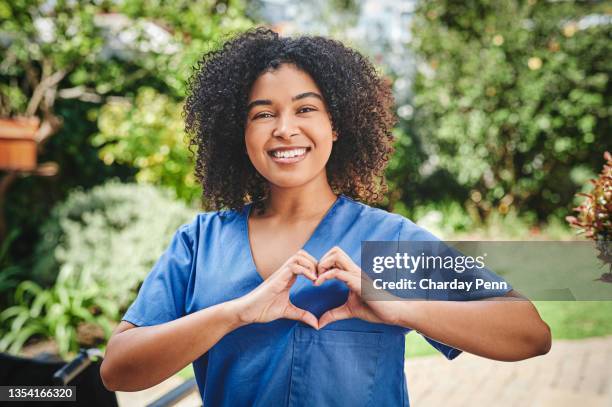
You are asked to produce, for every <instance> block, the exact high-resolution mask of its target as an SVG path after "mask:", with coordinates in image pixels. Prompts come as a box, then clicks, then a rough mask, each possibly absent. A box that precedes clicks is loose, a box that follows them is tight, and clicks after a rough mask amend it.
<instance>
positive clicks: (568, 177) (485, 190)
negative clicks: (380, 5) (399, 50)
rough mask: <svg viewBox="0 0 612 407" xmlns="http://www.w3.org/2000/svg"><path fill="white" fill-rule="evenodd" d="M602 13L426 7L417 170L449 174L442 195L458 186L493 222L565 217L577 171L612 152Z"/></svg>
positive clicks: (422, 7) (488, 5)
mask: <svg viewBox="0 0 612 407" xmlns="http://www.w3.org/2000/svg"><path fill="white" fill-rule="evenodd" d="M606 13H607V11H606V7H605V6H604V5H603V3H600V2H577V1H568V2H536V1H528V2H523V1H517V0H509V1H484V0H474V1H469V2H453V1H449V0H432V1H427V2H420V3H419V7H418V9H417V11H416V13H415V19H414V25H413V33H414V41H413V42H412V46H413V48H414V49H415V51H416V53H417V56H418V58H419V59H420V61H419V63H418V68H419V72H418V74H417V77H416V79H415V89H414V93H415V95H416V96H415V98H414V105H415V114H414V123H413V124H414V126H415V129H416V135H417V136H418V139H419V141H420V142H421V143H422V149H423V151H424V152H425V153H426V156H427V157H428V160H427V162H425V163H424V164H423V166H422V167H421V169H426V168H428V167H431V168H429V170H428V171H425V172H426V173H435V170H443V171H446V173H447V174H448V175H449V176H450V180H449V181H447V182H446V183H440V184H438V185H435V187H437V189H439V190H442V191H444V190H446V189H447V187H448V185H451V186H452V185H454V184H455V183H457V184H459V185H460V186H461V187H462V188H463V190H464V191H463V193H462V194H459V196H458V197H457V198H458V199H462V200H463V199H465V198H466V197H467V198H473V197H474V196H476V197H477V199H474V200H473V204H474V205H476V206H477V208H478V209H479V211H480V212H481V215H485V216H486V215H488V214H489V213H491V212H492V211H493V210H495V209H497V208H499V209H500V210H501V212H502V213H507V212H508V210H509V209H510V207H514V208H516V209H517V210H518V211H519V212H520V213H521V214H522V213H523V212H525V211H530V212H534V213H535V214H536V215H537V216H538V219H539V220H545V219H546V218H548V217H549V215H554V216H556V217H557V218H559V219H562V217H563V216H564V215H565V214H566V213H567V211H568V210H569V208H570V207H571V205H572V198H573V195H574V192H575V191H576V189H577V188H579V187H580V186H581V185H582V178H584V177H581V176H580V177H578V175H579V174H580V173H584V172H589V171H591V172H592V171H593V170H595V169H596V168H597V164H596V163H597V162H598V161H599V157H600V154H601V151H602V150H605V149H609V148H611V147H612V145H611V144H610V143H611V142H612V138H610V137H609V135H610V109H609V106H610V104H611V101H610V95H612V93H611V92H610V81H609V75H610V69H609V64H607V62H606V61H608V60H609V58H608V55H610V52H611V44H612V43H611V42H610V41H609V40H608V38H609V36H610V31H611V28H612V24H610V23H609V18H607V17H606V15H607V14H606ZM414 146H416V147H418V146H419V143H412V144H411V145H410V147H409V149H414V148H415V147H414ZM400 147H401V146H400ZM412 167H414V165H413V164H410V168H412ZM578 178H580V180H579V179H578ZM421 182H423V183H427V184H432V180H430V179H423V180H422V181H421ZM412 199H413V197H409V196H405V197H403V200H405V201H406V202H408V200H412Z"/></svg>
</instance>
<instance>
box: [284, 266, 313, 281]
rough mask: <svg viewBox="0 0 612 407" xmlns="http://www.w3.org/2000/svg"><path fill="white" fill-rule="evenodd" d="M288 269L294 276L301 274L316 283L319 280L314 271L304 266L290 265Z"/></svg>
mask: <svg viewBox="0 0 612 407" xmlns="http://www.w3.org/2000/svg"><path fill="white" fill-rule="evenodd" d="M288 269H289V270H291V272H292V273H293V274H301V275H303V276H304V277H306V278H307V279H309V280H311V281H315V280H316V279H317V276H316V274H315V273H314V272H313V271H312V270H310V269H308V268H306V267H304V266H302V265H301V264H297V263H293V264H290V265H289V266H288Z"/></svg>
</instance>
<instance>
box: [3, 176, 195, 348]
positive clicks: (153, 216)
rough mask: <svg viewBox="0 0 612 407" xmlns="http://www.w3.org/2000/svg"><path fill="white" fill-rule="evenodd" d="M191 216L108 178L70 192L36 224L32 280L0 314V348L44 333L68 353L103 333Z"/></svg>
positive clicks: (169, 201) (144, 189)
mask: <svg viewBox="0 0 612 407" xmlns="http://www.w3.org/2000/svg"><path fill="white" fill-rule="evenodd" d="M195 214H196V210H194V209H190V208H188V207H186V206H185V205H184V204H183V203H182V202H180V201H176V200H175V198H174V196H173V194H172V193H171V192H169V191H167V190H160V189H159V188H157V187H154V186H151V185H135V184H122V183H119V182H117V181H115V180H111V181H110V182H108V183H106V184H104V185H102V186H98V187H95V188H93V189H91V190H90V191H87V192H84V191H81V190H77V191H74V192H72V193H71V194H70V195H69V197H68V198H67V200H66V201H65V202H63V203H61V204H59V205H57V206H56V207H55V208H54V209H53V211H52V215H51V218H50V219H49V220H48V221H47V222H46V223H45V224H44V225H43V226H42V228H41V229H42V240H41V241H40V243H39V244H38V245H37V247H36V249H35V252H36V261H35V263H34V270H33V273H34V274H33V275H34V276H35V277H36V279H37V282H34V281H25V282H22V283H21V284H20V285H19V286H18V287H17V290H16V292H15V305H14V306H12V307H9V308H8V309H6V310H4V311H3V312H2V313H0V327H1V328H0V331H1V332H2V340H0V351H4V350H9V351H11V352H18V351H19V349H20V348H21V347H22V346H23V344H24V343H26V341H27V340H28V339H30V338H31V337H33V336H42V337H49V338H53V339H54V340H55V341H56V342H57V345H58V348H59V350H60V353H62V354H63V355H65V354H66V353H67V352H69V351H76V350H78V347H79V345H80V344H84V343H85V342H91V341H92V338H91V336H92V334H91V333H92V332H93V333H94V336H96V335H97V336H98V337H101V339H104V337H108V336H109V335H110V333H111V330H112V325H113V323H114V321H117V320H118V319H119V317H120V316H121V315H120V313H121V311H122V310H124V309H125V308H126V307H127V306H128V305H129V303H130V302H131V301H132V300H133V298H134V296H135V292H136V289H137V288H138V286H139V284H140V283H141V282H142V281H143V279H144V277H145V276H146V274H147V273H148V272H149V271H150V270H151V268H152V267H153V265H154V264H155V262H156V261H157V259H158V258H159V257H160V255H161V254H162V252H163V251H164V250H165V248H166V247H167V245H168V244H169V242H170V239H171V238H172V235H173V234H174V232H175V231H176V229H177V228H178V227H179V226H180V225H181V224H183V223H186V222H188V221H190V220H191V219H192V218H193V217H194V216H195ZM50 283H52V286H50V287H48V288H47V286H48V285H49V284H50ZM96 330H97V333H96ZM87 336H89V337H88V338H86V337H87ZM94 342H95V338H94ZM93 344H95V343H93ZM87 345H89V346H91V345H92V343H87Z"/></svg>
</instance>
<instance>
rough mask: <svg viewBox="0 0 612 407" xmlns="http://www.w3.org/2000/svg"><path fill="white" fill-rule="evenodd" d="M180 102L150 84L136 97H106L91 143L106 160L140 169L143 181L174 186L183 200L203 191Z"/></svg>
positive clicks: (190, 199)
mask: <svg viewBox="0 0 612 407" xmlns="http://www.w3.org/2000/svg"><path fill="white" fill-rule="evenodd" d="M181 112H182V105H180V104H178V103H175V102H173V101H172V100H171V99H170V98H168V97H167V96H165V95H162V94H159V93H157V92H156V91H155V90H154V89H151V88H144V87H143V88H140V90H139V91H138V94H137V95H136V98H135V100H134V102H133V103H132V102H130V101H127V100H121V101H114V102H109V103H107V104H106V105H105V106H104V107H103V108H102V110H101V111H100V115H99V117H98V125H99V128H100V133H98V134H97V135H96V136H95V137H94V138H93V139H92V143H93V145H94V146H96V147H101V148H100V150H99V154H100V158H101V159H102V160H103V161H104V162H105V163H106V164H109V165H110V164H112V163H114V162H119V163H121V164H127V165H130V166H132V167H135V168H137V169H138V172H137V173H136V180H137V181H138V182H139V183H152V184H158V185H163V186H168V187H170V188H172V189H173V190H174V191H175V192H176V194H177V195H178V196H179V197H180V198H182V199H183V200H185V201H187V202H190V201H195V200H196V199H197V198H199V197H200V196H201V194H202V192H201V187H200V185H199V184H198V182H197V181H196V179H195V177H194V175H193V166H194V164H193V160H192V154H191V152H190V151H189V149H188V147H187V145H188V141H187V140H186V138H185V133H184V130H183V127H184V126H183V119H182V116H181Z"/></svg>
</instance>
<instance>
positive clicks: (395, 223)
mask: <svg viewBox="0 0 612 407" xmlns="http://www.w3.org/2000/svg"><path fill="white" fill-rule="evenodd" d="M342 197H343V198H344V199H345V201H346V202H347V203H348V204H349V205H352V206H353V207H354V208H355V210H356V211H358V213H359V215H358V216H359V220H360V221H363V222H366V223H367V224H370V225H372V226H374V225H380V224H385V225H388V226H389V227H393V228H396V229H395V230H397V236H398V240H423V241H429V240H439V239H438V238H437V237H436V236H434V235H433V234H432V233H431V232H429V231H428V230H426V229H425V228H423V227H421V226H419V225H417V224H416V223H415V222H413V221H412V220H411V219H409V218H407V217H405V216H403V215H401V214H399V213H394V212H389V211H387V210H385V209H381V208H376V207H373V206H370V205H368V204H365V203H363V202H360V201H357V200H355V199H353V198H351V197H348V196H344V195H343V196H342Z"/></svg>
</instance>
